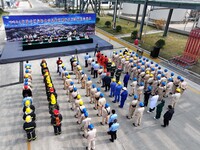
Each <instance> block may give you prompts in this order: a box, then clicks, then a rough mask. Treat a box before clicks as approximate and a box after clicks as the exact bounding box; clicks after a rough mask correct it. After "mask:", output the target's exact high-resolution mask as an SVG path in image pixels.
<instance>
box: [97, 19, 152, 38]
mask: <svg viewBox="0 0 200 150" xmlns="http://www.w3.org/2000/svg"><path fill="white" fill-rule="evenodd" d="M99 18H100V21H99V22H98V23H97V24H96V26H97V27H99V28H101V29H102V30H105V31H106V32H108V33H111V34H113V35H119V34H127V33H130V34H131V32H132V31H134V30H136V29H137V30H139V25H138V27H137V28H134V22H131V21H127V20H124V19H118V18H117V22H116V24H117V25H120V26H121V27H122V31H121V32H116V31H115V30H113V29H112V27H110V28H107V27H106V26H105V22H106V21H111V22H112V17H111V16H103V17H99ZM150 30H155V28H153V27H149V26H147V27H146V26H145V27H144V31H150Z"/></svg>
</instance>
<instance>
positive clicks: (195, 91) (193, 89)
mask: <svg viewBox="0 0 200 150" xmlns="http://www.w3.org/2000/svg"><path fill="white" fill-rule="evenodd" d="M188 89H190V90H191V91H192V92H194V93H196V94H200V91H199V90H196V89H195V88H193V87H191V86H188Z"/></svg>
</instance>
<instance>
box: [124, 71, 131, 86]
mask: <svg viewBox="0 0 200 150" xmlns="http://www.w3.org/2000/svg"><path fill="white" fill-rule="evenodd" d="M129 79H130V75H129V74H128V72H127V73H126V75H125V76H124V80H123V82H124V87H127V86H128V81H129Z"/></svg>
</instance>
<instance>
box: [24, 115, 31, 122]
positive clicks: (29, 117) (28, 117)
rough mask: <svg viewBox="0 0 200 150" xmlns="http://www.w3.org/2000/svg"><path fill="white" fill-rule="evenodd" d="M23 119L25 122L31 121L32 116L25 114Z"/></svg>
mask: <svg viewBox="0 0 200 150" xmlns="http://www.w3.org/2000/svg"><path fill="white" fill-rule="evenodd" d="M25 120H26V122H27V123H29V122H31V121H32V118H31V116H30V115H28V116H26V119H25Z"/></svg>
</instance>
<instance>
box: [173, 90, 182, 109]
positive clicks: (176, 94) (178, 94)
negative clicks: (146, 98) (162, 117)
mask: <svg viewBox="0 0 200 150" xmlns="http://www.w3.org/2000/svg"><path fill="white" fill-rule="evenodd" d="M180 97H181V89H180V88H176V92H175V94H172V96H171V106H172V108H175V106H176V104H177V102H178V101H179V99H180Z"/></svg>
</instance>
